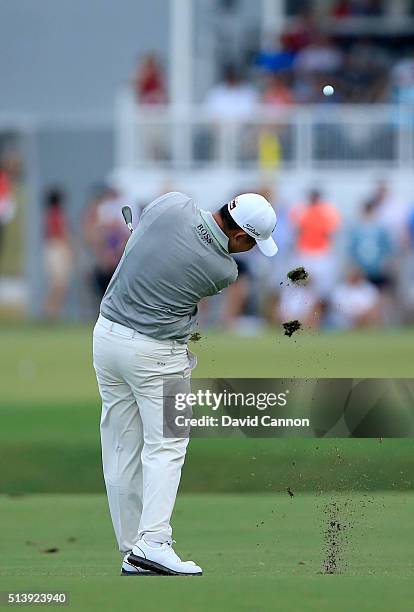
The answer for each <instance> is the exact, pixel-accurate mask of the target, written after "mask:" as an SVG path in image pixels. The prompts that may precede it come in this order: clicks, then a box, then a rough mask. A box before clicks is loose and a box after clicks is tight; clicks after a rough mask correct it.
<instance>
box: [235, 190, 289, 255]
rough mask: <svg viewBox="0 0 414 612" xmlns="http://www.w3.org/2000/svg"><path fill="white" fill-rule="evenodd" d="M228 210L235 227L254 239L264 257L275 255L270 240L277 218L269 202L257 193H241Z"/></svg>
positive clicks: (275, 247) (273, 246)
mask: <svg viewBox="0 0 414 612" xmlns="http://www.w3.org/2000/svg"><path fill="white" fill-rule="evenodd" d="M227 206H228V210H229V213H230V215H231V216H232V217H233V219H234V221H235V222H236V223H237V225H238V226H239V227H240V228H241V229H242V230H244V231H245V232H246V234H249V236H251V237H252V238H254V239H255V240H256V242H257V246H258V247H259V249H260V250H261V252H262V253H263V255H266V257H273V255H276V253H277V251H278V248H277V246H276V243H275V241H274V240H273V238H272V233H273V230H274V229H275V226H276V222H277V218H276V213H275V211H274V210H273V207H272V205H271V204H270V202H268V201H267V200H266V198H264V197H263V196H261V195H259V194H258V193H242V194H241V195H239V196H236V197H235V198H234V200H231V202H229V203H228V205H227Z"/></svg>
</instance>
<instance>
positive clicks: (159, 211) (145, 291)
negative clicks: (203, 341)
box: [101, 192, 237, 342]
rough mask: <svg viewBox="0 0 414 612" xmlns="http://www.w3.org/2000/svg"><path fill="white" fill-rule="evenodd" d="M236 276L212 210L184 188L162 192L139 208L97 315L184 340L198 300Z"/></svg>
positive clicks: (164, 337)
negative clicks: (205, 209) (203, 205)
mask: <svg viewBox="0 0 414 612" xmlns="http://www.w3.org/2000/svg"><path fill="white" fill-rule="evenodd" d="M236 278H237V265H236V262H235V261H234V259H233V257H231V255H229V252H228V239H227V236H226V235H225V234H224V232H223V231H222V230H221V229H220V227H219V226H218V225H217V223H216V221H215V220H214V217H213V215H212V214H211V213H210V212H208V211H204V210H201V209H200V208H198V207H197V206H196V205H195V204H194V202H193V200H192V199H191V198H190V197H189V196H187V195H184V194H183V193H178V192H172V193H167V194H165V195H163V196H161V197H160V198H158V199H157V200H154V202H152V203H151V204H149V205H148V206H147V207H146V208H145V209H144V211H143V213H142V215H141V218H140V220H139V223H138V225H137V227H136V228H135V230H134V232H133V234H132V235H131V237H130V239H129V240H128V243H127V245H126V248H125V252H124V254H123V256H122V259H121V261H120V262H119V265H118V267H117V269H116V270H115V272H114V274H113V277H112V279H111V282H110V283H109V286H108V289H107V291H106V293H105V295H104V297H103V300H102V303H101V314H102V315H103V316H104V317H105V318H107V319H109V320H111V321H114V322H115V323H120V324H121V325H125V326H126V327H129V328H132V329H135V330H136V331H138V332H140V333H142V334H146V335H147V336H151V337H152V338H157V339H159V340H177V341H179V342H186V341H187V340H188V338H189V336H190V335H191V333H192V331H193V330H194V328H195V326H196V323H197V305H198V303H199V301H200V300H201V299H202V298H203V297H206V296H209V295H214V294H216V293H219V292H220V291H221V290H222V289H224V288H225V287H227V286H228V285H230V283H233V282H234V281H235V280H236Z"/></svg>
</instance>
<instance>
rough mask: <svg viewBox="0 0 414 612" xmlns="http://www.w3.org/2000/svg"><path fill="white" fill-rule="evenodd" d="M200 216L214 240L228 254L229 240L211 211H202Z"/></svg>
mask: <svg viewBox="0 0 414 612" xmlns="http://www.w3.org/2000/svg"><path fill="white" fill-rule="evenodd" d="M200 215H201V218H202V219H203V221H204V222H205V224H206V225H207V226H208V229H209V230H210V232H211V233H212V235H213V238H215V239H216V240H217V242H218V243H219V245H220V246H221V247H222V248H223V249H224V250H225V251H226V253H228V252H229V239H228V238H227V236H226V234H225V233H224V232H223V230H222V229H221V227H220V226H219V225H218V223H217V221H216V220H215V218H214V217H213V214H212V213H211V212H210V211H209V210H201V209H200Z"/></svg>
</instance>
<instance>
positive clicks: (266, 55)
mask: <svg viewBox="0 0 414 612" xmlns="http://www.w3.org/2000/svg"><path fill="white" fill-rule="evenodd" d="M382 6H383V3H380V2H375V1H371V2H370V1H363V2H361V1H359V2H352V1H351V0H340V1H338V2H337V3H336V4H334V5H333V8H332V11H331V16H332V17H333V18H335V19H336V20H341V19H344V18H346V17H353V16H357V17H361V16H377V15H381V12H382ZM410 40H411V39H408V40H406V41H403V42H402V41H401V40H400V39H398V37H397V38H396V39H395V40H394V39H393V38H392V37H389V39H388V40H384V39H383V38H378V37H373V36H370V35H369V34H365V35H364V34H360V35H359V36H353V37H352V38H349V37H348V38H347V37H344V36H339V35H337V34H336V35H335V34H334V33H332V32H331V33H330V32H329V31H326V30H325V29H322V28H321V26H320V24H319V22H318V19H317V17H316V16H315V14H314V13H313V12H312V10H304V11H303V12H302V13H300V14H298V15H297V16H296V17H295V18H293V19H292V20H291V21H290V22H289V25H288V27H287V29H286V30H285V31H284V32H282V33H281V34H280V35H277V36H274V37H271V39H270V42H269V44H268V45H267V46H266V48H265V49H263V50H261V51H254V50H253V51H251V50H249V52H248V54H247V55H246V56H243V57H241V58H240V61H237V60H235V59H234V58H227V59H226V60H223V58H220V61H219V62H218V66H219V67H220V66H221V74H220V77H219V80H218V82H217V83H216V84H215V85H213V86H212V88H211V90H210V91H209V92H208V93H207V95H206V98H205V104H206V107H207V109H209V110H210V111H211V112H212V113H213V114H214V115H216V116H217V117H218V118H223V119H226V118H228V117H229V116H230V115H231V116H232V117H236V118H239V119H240V118H243V117H246V116H248V115H249V113H252V112H253V110H254V107H255V105H256V104H258V103H261V104H264V105H267V106H269V107H275V108H281V107H282V108H283V107H289V106H290V105H292V104H312V103H323V104H338V103H350V104H366V103H380V102H383V103H387V102H397V103H411V102H413V101H414V42H413V41H411V42H410ZM326 84H330V85H332V86H333V87H334V88H335V95H334V96H331V97H326V96H324V95H323V93H322V89H323V86H324V85H326ZM133 89H134V92H135V97H136V99H137V101H138V102H139V103H140V104H150V105H151V104H166V103H168V85H167V81H166V78H165V73H164V70H163V67H162V64H161V62H160V60H159V58H157V56H156V55H154V54H148V55H146V56H145V57H144V58H143V59H142V60H141V61H140V62H139V64H138V66H137V71H136V74H135V76H134V79H133Z"/></svg>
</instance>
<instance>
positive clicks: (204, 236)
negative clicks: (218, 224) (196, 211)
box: [196, 223, 213, 244]
mask: <svg viewBox="0 0 414 612" xmlns="http://www.w3.org/2000/svg"><path fill="white" fill-rule="evenodd" d="M196 230H197V234H198V235H199V236H200V238H201V239H202V240H204V242H206V243H207V244H211V243H212V242H213V241H212V238H211V236H210V234H209V233H208V231H207V230H206V228H205V227H204V225H203V224H202V223H200V224H199V225H197V227H196Z"/></svg>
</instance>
